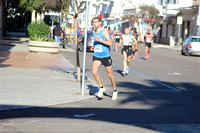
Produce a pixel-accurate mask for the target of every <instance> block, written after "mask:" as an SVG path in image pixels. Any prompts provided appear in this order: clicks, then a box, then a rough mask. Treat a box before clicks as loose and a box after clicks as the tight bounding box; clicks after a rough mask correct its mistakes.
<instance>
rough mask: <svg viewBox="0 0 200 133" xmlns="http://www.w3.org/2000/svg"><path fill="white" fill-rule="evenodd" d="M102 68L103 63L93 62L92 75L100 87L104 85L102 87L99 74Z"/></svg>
mask: <svg viewBox="0 0 200 133" xmlns="http://www.w3.org/2000/svg"><path fill="white" fill-rule="evenodd" d="M100 66H101V61H98V60H94V61H93V62H92V74H93V76H94V78H95V80H96V81H97V83H98V85H99V87H102V86H103V85H102V82H101V79H100V76H99V74H98V69H99V67H100Z"/></svg>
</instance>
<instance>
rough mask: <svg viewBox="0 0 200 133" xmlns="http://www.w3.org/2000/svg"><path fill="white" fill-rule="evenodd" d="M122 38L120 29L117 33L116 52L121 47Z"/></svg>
mask: <svg viewBox="0 0 200 133" xmlns="http://www.w3.org/2000/svg"><path fill="white" fill-rule="evenodd" d="M120 37H121V32H120V31H119V29H117V31H116V32H115V51H116V52H118V47H120Z"/></svg>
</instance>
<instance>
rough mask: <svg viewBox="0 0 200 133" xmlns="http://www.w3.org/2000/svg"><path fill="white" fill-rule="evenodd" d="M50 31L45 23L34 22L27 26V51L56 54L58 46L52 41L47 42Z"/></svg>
mask: <svg viewBox="0 0 200 133" xmlns="http://www.w3.org/2000/svg"><path fill="white" fill-rule="evenodd" d="M49 33H50V29H49V26H48V25H47V24H45V22H40V23H39V22H34V23H30V24H29V25H28V34H29V38H30V41H29V44H28V47H29V51H31V52H47V53H58V51H59V44H58V43H57V42H54V41H48V39H49Z"/></svg>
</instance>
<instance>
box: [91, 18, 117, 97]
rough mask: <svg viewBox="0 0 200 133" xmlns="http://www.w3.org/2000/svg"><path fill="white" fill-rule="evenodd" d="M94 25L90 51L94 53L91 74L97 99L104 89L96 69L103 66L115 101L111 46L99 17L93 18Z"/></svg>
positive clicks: (115, 91) (106, 31)
mask: <svg viewBox="0 0 200 133" xmlns="http://www.w3.org/2000/svg"><path fill="white" fill-rule="evenodd" d="M92 23H93V25H94V34H93V37H94V46H93V47H92V48H91V50H93V51H94V54H93V62H92V73H93V76H94V78H95V80H96V81H97V83H98V85H99V92H98V97H102V96H103V93H104V92H105V87H104V86H103V84H102V82H101V78H100V75H99V74H98V69H99V67H100V66H101V65H104V66H105V69H106V72H107V75H108V77H109V78H110V81H111V83H112V86H113V96H112V100H116V99H117V95H118V91H117V89H116V83H115V77H114V74H113V71H112V59H111V57H110V51H109V47H110V46H111V45H112V41H111V39H110V35H109V32H108V30H107V29H104V28H103V27H101V24H102V20H101V18H99V17H95V18H93V20H92Z"/></svg>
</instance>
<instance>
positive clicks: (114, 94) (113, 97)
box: [112, 91, 118, 100]
mask: <svg viewBox="0 0 200 133" xmlns="http://www.w3.org/2000/svg"><path fill="white" fill-rule="evenodd" d="M117 94H118V91H113V96H112V100H117Z"/></svg>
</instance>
